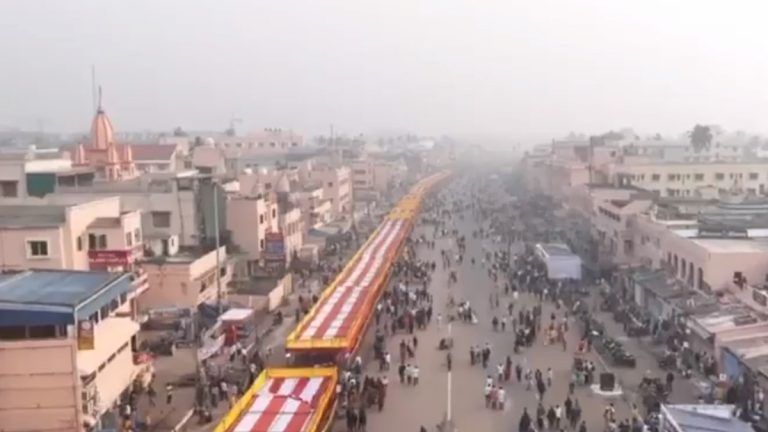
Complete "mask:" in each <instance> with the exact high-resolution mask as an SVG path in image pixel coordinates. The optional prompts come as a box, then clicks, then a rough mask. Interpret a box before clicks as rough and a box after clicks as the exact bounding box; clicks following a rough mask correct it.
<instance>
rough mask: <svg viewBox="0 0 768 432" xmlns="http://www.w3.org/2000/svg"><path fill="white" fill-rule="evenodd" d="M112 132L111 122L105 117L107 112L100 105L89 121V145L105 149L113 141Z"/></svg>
mask: <svg viewBox="0 0 768 432" xmlns="http://www.w3.org/2000/svg"><path fill="white" fill-rule="evenodd" d="M113 133H114V128H113V127H112V122H111V121H110V120H109V117H107V113H105V112H104V110H103V109H101V107H100V108H99V110H98V111H97V112H96V116H95V117H94V118H93V122H91V146H92V147H93V148H97V149H106V148H107V147H109V146H110V144H112V143H113V142H114V139H113Z"/></svg>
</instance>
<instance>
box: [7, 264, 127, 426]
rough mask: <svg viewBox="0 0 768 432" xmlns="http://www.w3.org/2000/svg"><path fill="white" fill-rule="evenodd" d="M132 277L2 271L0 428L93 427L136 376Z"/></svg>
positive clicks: (94, 273)
mask: <svg viewBox="0 0 768 432" xmlns="http://www.w3.org/2000/svg"><path fill="white" fill-rule="evenodd" d="M134 293H135V287H134V284H133V282H132V276H131V275H130V274H120V273H117V274H116V273H108V272H77V271H61V270H57V271H53V270H50V271H47V270H46V271H21V272H10V273H8V272H6V273H0V429H2V430H4V431H9V432H12V431H33V430H34V431H47V430H50V431H53V430H57V431H58V430H60V431H80V430H83V426H84V425H85V426H86V427H85V430H96V429H95V428H96V427H97V426H98V424H99V423H100V420H101V418H102V416H103V415H105V414H107V413H108V412H109V411H110V410H112V409H114V408H116V407H117V404H118V403H119V400H120V396H121V395H122V394H123V393H124V392H126V390H130V388H131V384H132V383H133V379H134V377H135V376H136V374H137V372H138V366H137V365H135V364H134V360H133V352H134V349H135V348H136V347H135V346H134V343H135V339H134V336H135V335H136V333H137V332H138V331H139V324H138V323H137V322H136V320H135V316H136V313H135V308H134V306H135V305H134V301H133V298H134V295H135V294H134Z"/></svg>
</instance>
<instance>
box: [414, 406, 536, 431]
mask: <svg viewBox="0 0 768 432" xmlns="http://www.w3.org/2000/svg"><path fill="white" fill-rule="evenodd" d="M517 429H518V432H530V430H531V416H530V415H529V414H528V408H527V407H524V408H523V414H522V415H521V416H520V422H519V423H518V428H517ZM424 432H426V431H424Z"/></svg>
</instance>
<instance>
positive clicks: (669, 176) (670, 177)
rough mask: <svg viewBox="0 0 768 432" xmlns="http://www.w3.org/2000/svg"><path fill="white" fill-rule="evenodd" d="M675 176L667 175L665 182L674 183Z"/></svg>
mask: <svg viewBox="0 0 768 432" xmlns="http://www.w3.org/2000/svg"><path fill="white" fill-rule="evenodd" d="M675 177H676V175H675V174H667V181H674V180H675Z"/></svg>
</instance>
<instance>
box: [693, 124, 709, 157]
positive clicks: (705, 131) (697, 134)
mask: <svg viewBox="0 0 768 432" xmlns="http://www.w3.org/2000/svg"><path fill="white" fill-rule="evenodd" d="M688 136H689V137H690V138H691V147H693V150H694V151H696V152H700V151H702V150H708V149H709V146H710V145H712V138H713V135H712V129H711V128H710V127H709V126H704V125H700V124H697V125H696V126H694V127H693V130H692V131H690V132H689V133H688Z"/></svg>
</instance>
